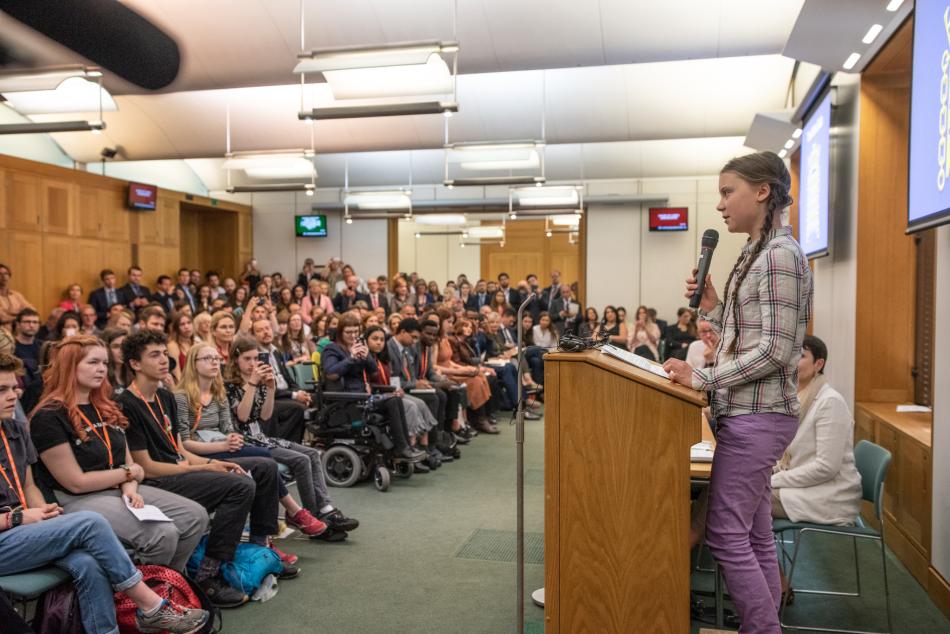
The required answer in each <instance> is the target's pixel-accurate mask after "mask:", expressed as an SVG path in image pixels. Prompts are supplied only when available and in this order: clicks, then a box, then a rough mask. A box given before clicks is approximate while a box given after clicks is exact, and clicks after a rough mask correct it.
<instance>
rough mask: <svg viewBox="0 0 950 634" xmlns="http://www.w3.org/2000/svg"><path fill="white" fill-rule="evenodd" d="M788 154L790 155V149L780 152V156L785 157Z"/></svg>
mask: <svg viewBox="0 0 950 634" xmlns="http://www.w3.org/2000/svg"><path fill="white" fill-rule="evenodd" d="M786 156H788V150H782V151H781V152H779V153H778V157H779V158H785V157H786Z"/></svg>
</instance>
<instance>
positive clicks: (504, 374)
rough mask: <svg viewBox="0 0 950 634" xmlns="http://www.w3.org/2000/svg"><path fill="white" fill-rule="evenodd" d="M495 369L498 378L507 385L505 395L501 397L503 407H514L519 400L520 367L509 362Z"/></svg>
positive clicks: (500, 403)
mask: <svg viewBox="0 0 950 634" xmlns="http://www.w3.org/2000/svg"><path fill="white" fill-rule="evenodd" d="M494 370H495V374H496V375H497V376H498V380H499V381H501V384H502V385H504V386H505V390H504V394H503V397H502V398H501V399H499V401H500V402H499V405H500V407H501V409H514V408H515V405H516V404H517V402H518V368H516V367H515V366H513V365H511V364H510V363H509V364H507V365H504V366H502V367H500V368H494Z"/></svg>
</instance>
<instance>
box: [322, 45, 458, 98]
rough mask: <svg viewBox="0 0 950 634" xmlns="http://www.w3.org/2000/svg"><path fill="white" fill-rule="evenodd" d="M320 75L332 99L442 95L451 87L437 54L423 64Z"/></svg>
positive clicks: (449, 78) (447, 68)
mask: <svg viewBox="0 0 950 634" xmlns="http://www.w3.org/2000/svg"><path fill="white" fill-rule="evenodd" d="M323 76H324V77H325V78H326V80H327V83H328V84H329V86H330V90H331V91H332V92H333V98H334V99H370V98H381V97H401V96H409V95H446V94H450V93H451V92H452V89H453V81H452V73H451V71H450V70H449V66H448V64H446V63H445V60H443V59H442V58H441V57H440V56H438V55H430V56H429V60H428V61H427V62H426V63H425V64H411V65H404V66H378V67H375V68H352V69H344V70H333V71H325V72H324V73H323Z"/></svg>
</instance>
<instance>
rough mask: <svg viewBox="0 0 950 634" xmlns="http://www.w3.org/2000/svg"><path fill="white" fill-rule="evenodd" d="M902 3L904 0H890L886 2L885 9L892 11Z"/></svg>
mask: <svg viewBox="0 0 950 634" xmlns="http://www.w3.org/2000/svg"><path fill="white" fill-rule="evenodd" d="M902 4H904V0H891V1H890V2H888V3H887V10H888V11H891V12H894V11H897V10H898V9H900V8H901V5H902Z"/></svg>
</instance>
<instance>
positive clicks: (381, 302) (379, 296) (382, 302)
mask: <svg viewBox="0 0 950 634" xmlns="http://www.w3.org/2000/svg"><path fill="white" fill-rule="evenodd" d="M376 302H377V304H376V306H379V307H380V308H382V309H383V310H385V311H386V316H387V317H388V316H389V300H387V299H386V295H385V293H376ZM366 303H367V305H368V306H369V307H370V309H371V310H372V309H374V308H376V306H373V294H372V293H369V294H368V295H367V296H366Z"/></svg>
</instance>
